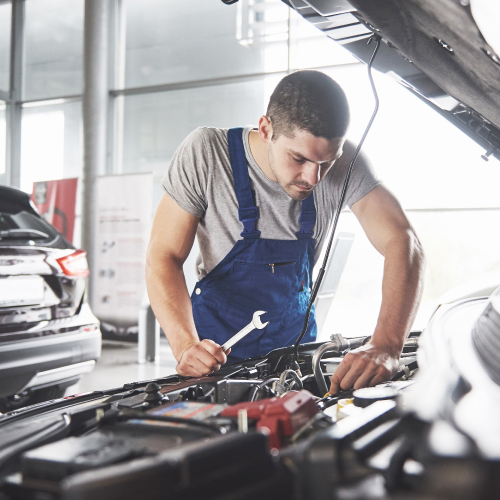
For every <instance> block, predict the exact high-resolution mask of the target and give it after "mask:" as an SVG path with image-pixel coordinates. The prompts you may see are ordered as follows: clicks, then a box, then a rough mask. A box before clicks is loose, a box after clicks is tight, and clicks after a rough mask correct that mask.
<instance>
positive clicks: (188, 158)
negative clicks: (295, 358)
mask: <svg viewBox="0 0 500 500" xmlns="http://www.w3.org/2000/svg"><path fill="white" fill-rule="evenodd" d="M252 128H253V127H251V126H248V127H245V128H244V132H243V143H244V146H245V154H246V158H247V162H248V170H249V174H250V184H251V187H252V189H253V190H254V191H255V197H256V205H257V207H259V219H258V221H257V229H258V230H259V231H260V232H261V235H260V237H261V238H266V239H274V240H293V239H296V238H297V237H296V235H295V233H296V232H297V231H298V230H299V229H300V223H299V216H300V210H301V206H302V202H301V201H296V200H292V199H291V198H290V197H289V196H288V195H287V194H286V193H285V191H284V190H283V188H282V187H281V186H280V185H279V183H277V182H274V181H271V180H270V179H268V178H267V177H266V175H265V174H264V173H263V172H262V170H261V169H260V167H259V166H258V165H257V163H256V161H255V160H254V158H253V156H252V153H251V151H250V145H249V143H248V135H249V133H250V131H251V130H252ZM344 149H345V148H344ZM349 160H350V158H348V159H347V160H346V159H345V158H341V159H339V160H337V162H336V163H335V165H334V166H333V167H332V168H331V169H330V171H329V172H328V173H327V175H326V176H325V177H324V178H323V180H322V181H321V182H320V184H318V186H317V187H316V188H315V189H314V200H315V204H316V212H317V216H316V224H315V226H314V229H313V230H314V238H315V239H316V259H317V258H318V256H319V254H320V251H321V247H322V245H323V243H324V240H325V237H326V235H327V232H328V229H329V226H330V223H331V221H332V216H333V214H334V212H335V209H336V207H337V204H338V200H339V199H340V193H341V191H342V185H343V183H344V178H345V174H346V172H347V168H348V166H349ZM379 184H380V181H379V180H378V179H377V178H376V177H375V174H374V173H373V171H372V169H371V168H370V167H369V165H368V164H367V162H366V161H363V162H356V164H355V165H354V168H353V172H352V175H351V179H350V183H349V187H348V190H347V195H346V203H345V204H346V205H348V206H349V207H350V206H351V205H353V204H354V203H356V202H357V201H359V200H360V199H361V198H363V196H365V195H366V194H368V193H369V192H370V191H371V190H372V189H373V188H375V187H376V186H378V185H379ZM162 186H163V189H164V190H165V192H166V193H167V194H168V195H169V196H170V197H171V198H172V199H173V200H174V201H175V202H176V203H177V204H178V205H179V206H180V207H181V208H182V209H183V210H185V211H186V212H188V213H190V214H192V215H194V216H196V217H200V222H199V224H198V229H197V233H196V235H197V238H198V243H199V246H200V254H199V255H198V258H197V260H196V274H197V277H198V280H201V279H202V278H203V277H205V276H206V275H207V274H208V273H209V272H210V271H211V270H212V269H213V268H214V267H215V266H216V265H217V264H218V263H219V262H220V261H221V260H222V259H223V258H224V257H225V256H226V255H227V254H228V253H229V251H230V250H231V249H232V248H233V246H234V245H235V243H236V241H237V240H239V239H241V236H240V233H241V232H242V231H243V224H242V223H241V222H240V221H239V220H238V201H237V199H236V193H235V190H234V180H233V173H232V169H231V163H230V159H229V149H228V142H227V129H219V128H214V127H201V128H198V129H196V130H195V131H194V132H192V133H191V134H189V135H188V137H187V138H186V139H185V140H184V141H183V142H182V144H181V145H180V146H179V148H178V149H177V151H176V152H175V154H174V156H173V158H172V161H171V162H170V165H169V167H168V170H167V173H166V175H165V177H164V178H163V179H162Z"/></svg>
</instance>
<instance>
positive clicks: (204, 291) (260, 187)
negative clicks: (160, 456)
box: [146, 71, 424, 394]
mask: <svg viewBox="0 0 500 500" xmlns="http://www.w3.org/2000/svg"><path fill="white" fill-rule="evenodd" d="M348 123H349V107H348V103H347V99H346V97H345V94H344V92H343V90H342V89H341V87H340V86H339V85H338V84H337V83H336V82H335V81H334V80H333V79H331V78H330V77H329V76H327V75H325V74H324V73H321V72H318V71H297V72H295V73H291V74H289V75H287V76H286V77H285V78H283V79H282V80H281V82H280V83H279V84H278V86H277V87H276V89H275V90H274V92H273V94H272V96H271V98H270V101H269V106H268V109H267V113H266V115H264V116H262V117H261V118H260V119H259V125H258V128H257V129H254V128H252V127H245V128H243V129H242V128H239V129H231V130H229V131H228V130H226V129H218V128H213V127H203V128H199V129H197V130H195V131H194V132H192V133H191V134H190V135H189V136H188V137H187V138H186V139H185V140H184V142H183V143H182V144H181V145H180V147H179V148H178V150H177V151H176V153H175V154H174V157H173V158H172V161H171V163H170V165H169V168H168V171H167V173H166V175H165V177H164V178H163V180H162V186H163V189H164V190H165V193H164V194H163V197H162V199H161V201H160V203H159V205H158V208H157V210H156V213H155V216H154V221H153V228H152V233H151V239H150V243H149V248H148V254H147V264H146V282H147V288H148V294H149V298H150V301H151V306H152V308H153V311H154V313H155V315H156V317H157V319H158V321H159V323H160V325H161V326H162V328H163V330H164V331H165V333H166V335H167V338H168V341H169V343H170V346H171V348H172V351H173V354H174V356H175V358H176V360H177V361H178V365H177V372H178V373H179V374H180V375H183V376H201V375H205V374H209V373H211V372H213V371H214V370H218V369H219V368H220V366H221V365H222V364H224V363H225V362H226V361H227V360H228V359H229V361H231V362H234V361H237V360H238V359H243V358H248V357H253V356H257V355H263V354H267V353H268V352H269V351H271V350H272V349H276V348H278V347H283V346H288V345H292V344H294V342H295V341H296V339H297V337H298V335H299V333H300V332H301V330H302V325H303V322H304V315H305V311H306V308H307V303H308V300H309V296H310V290H311V286H312V268H313V265H314V262H315V261H316V260H317V258H318V257H319V253H320V250H321V246H322V244H323V242H324V240H325V238H326V236H327V232H328V229H329V224H330V223H331V220H332V216H333V214H334V211H335V209H336V206H337V204H338V200H339V199H340V193H341V190H342V185H343V182H344V178H345V175H346V172H347V169H348V166H349V162H350V160H351V158H352V156H353V153H354V149H355V147H354V145H353V144H351V143H350V142H349V141H346V140H345V134H346V130H347V127H348ZM346 204H347V205H348V206H350V208H351V210H352V212H353V213H354V214H355V216H356V217H357V219H358V220H359V222H360V223H361V226H362V227H363V229H364V231H365V233H366V235H367V236H368V238H369V240H370V241H371V243H372V244H373V246H374V247H375V248H376V249H377V250H378V251H379V252H380V253H381V254H382V255H383V256H384V257H385V264H384V276H383V282H382V304H381V309H380V314H379V317H378V321H377V325H376V328H375V331H374V333H373V335H372V338H371V340H370V342H368V343H367V344H365V345H364V346H362V347H360V348H358V349H356V350H353V351H352V352H350V353H349V354H347V355H346V356H345V358H344V360H343V361H342V363H341V364H340V365H339V367H338V368H337V370H336V372H335V374H334V376H333V377H332V383H331V388H330V392H331V393H332V394H333V393H336V392H337V391H338V390H339V389H340V388H342V389H348V388H351V387H354V388H355V389H357V388H360V387H364V386H368V385H375V384H377V383H380V382H382V381H384V380H388V379H390V377H391V376H392V375H393V374H394V373H395V372H396V371H397V368H398V366H399V364H398V359H399V355H400V353H401V351H402V347H403V343H404V340H405V338H406V336H407V334H408V333H409V330H410V327H411V325H412V323H413V320H414V317H415V314H416V311H417V308H418V305H419V302H420V298H421V292H422V279H423V267H424V257H423V252H422V249H421V246H420V243H419V241H418V238H417V236H416V234H415V232H414V230H413V229H412V227H411V225H410V223H409V221H408V219H407V218H406V216H405V214H404V212H403V210H402V208H401V206H400V204H399V202H398V201H397V200H396V198H395V197H394V196H393V195H392V194H391V193H390V192H389V191H388V190H387V189H386V188H385V187H384V186H383V185H382V184H381V183H380V181H379V180H377V178H376V177H375V175H374V173H373V171H372V169H371V166H370V165H369V162H368V160H367V158H366V157H364V156H362V155H360V156H359V157H358V159H357V161H356V163H355V166H354V169H353V172H352V176H351V180H350V183H349V187H348V191H347V195H346ZM242 230H243V231H242ZM240 233H241V236H240ZM195 235H196V236H197V238H198V242H199V246H200V254H199V256H198V258H197V262H196V268H197V273H198V279H199V281H198V283H197V284H196V287H195V290H194V291H193V293H192V296H191V299H190V296H189V293H188V290H187V287H186V282H185V278H184V274H183V269H182V266H183V263H184V261H185V260H186V258H187V257H188V255H189V253H190V250H191V247H192V245H193V242H194V238H195ZM257 310H264V311H267V313H266V314H265V315H263V316H262V321H270V324H269V326H267V327H266V328H265V329H264V330H254V331H253V332H252V333H250V334H249V335H247V337H245V338H244V339H243V340H241V341H240V342H239V343H238V344H236V345H235V346H234V347H233V352H231V351H229V352H228V353H225V352H224V350H223V349H222V347H221V345H222V344H223V343H224V342H225V341H226V340H227V339H229V338H230V337H232V336H233V335H234V334H235V333H236V332H238V331H239V330H240V329H241V328H242V327H244V326H246V325H247V324H248V323H249V322H250V321H251V319H252V315H253V313H254V312H255V311H257ZM315 338H316V323H315V320H314V315H313V314H311V318H310V321H309V326H308V330H307V333H306V335H305V336H304V338H303V342H311V341H314V340H315ZM227 355H228V356H229V357H227Z"/></svg>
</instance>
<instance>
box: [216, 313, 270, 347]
mask: <svg viewBox="0 0 500 500" xmlns="http://www.w3.org/2000/svg"><path fill="white" fill-rule="evenodd" d="M263 314H266V311H255V312H254V313H253V318H252V322H251V323H249V324H248V325H247V326H245V328H242V329H241V330H240V331H239V332H238V333H237V334H236V335H234V336H233V337H231V338H230V339H229V340H228V341H227V342H225V343H224V344H223V346H222V349H223V350H224V352H226V351H228V350H229V348H230V347H233V345H234V344H236V342H239V341H240V340H241V339H242V338H243V337H245V336H246V335H248V334H249V333H250V332H251V331H252V330H255V329H256V328H257V329H258V330H262V328H265V327H266V326H267V325H268V324H269V321H268V322H267V323H262V321H261V320H260V317H261V316H262V315H263Z"/></svg>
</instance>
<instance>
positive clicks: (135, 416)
mask: <svg viewBox="0 0 500 500" xmlns="http://www.w3.org/2000/svg"><path fill="white" fill-rule="evenodd" d="M118 420H155V421H158V422H171V423H175V424H185V425H188V426H189V425H192V426H195V427H202V428H203V429H206V430H210V431H212V432H216V433H217V434H223V432H222V431H221V428H220V427H216V426H215V425H211V424H207V423H206V422H202V421H200V420H194V419H192V418H180V417H171V416H168V415H151V414H147V413H128V412H127V413H126V414H125V413H123V414H121V415H120V416H119V418H118Z"/></svg>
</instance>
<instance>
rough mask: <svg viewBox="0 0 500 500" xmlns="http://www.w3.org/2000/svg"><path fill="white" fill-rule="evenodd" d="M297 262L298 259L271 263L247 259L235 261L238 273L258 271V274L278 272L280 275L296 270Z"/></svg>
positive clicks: (235, 269) (235, 268)
mask: <svg viewBox="0 0 500 500" xmlns="http://www.w3.org/2000/svg"><path fill="white" fill-rule="evenodd" d="M295 264H297V261H296V260H294V261H287V262H269V263H255V262H247V261H243V260H242V261H235V263H234V268H233V269H234V272H235V273H238V274H245V273H258V274H264V275H267V274H276V275H277V276H278V275H285V274H286V275H288V274H290V272H294V271H295V269H293V268H294V267H295Z"/></svg>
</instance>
